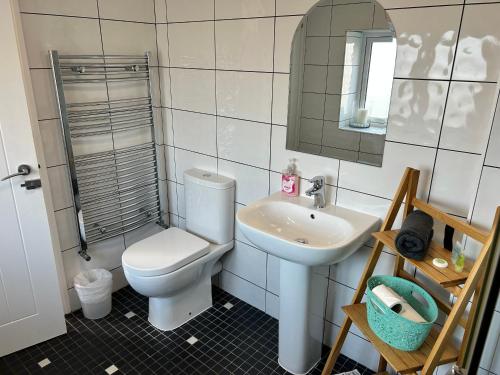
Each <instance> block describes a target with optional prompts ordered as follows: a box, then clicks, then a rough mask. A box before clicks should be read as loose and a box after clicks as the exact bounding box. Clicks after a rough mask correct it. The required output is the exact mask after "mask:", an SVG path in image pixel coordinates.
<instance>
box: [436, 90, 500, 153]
mask: <svg viewBox="0 0 500 375" xmlns="http://www.w3.org/2000/svg"><path fill="white" fill-rule="evenodd" d="M496 96H497V88H496V84H493V83H479V82H452V83H451V86H450V93H449V95H448V101H447V105H446V114H445V116H444V122H443V130H442V133H441V141H440V142H439V147H442V148H447V149H451V150H459V151H467V152H475V153H478V154H480V153H481V152H483V150H484V149H485V147H486V142H487V139H488V135H489V133H490V128H491V119H492V118H493V110H494V103H495V101H496Z"/></svg>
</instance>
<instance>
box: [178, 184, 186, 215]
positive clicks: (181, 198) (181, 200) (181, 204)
mask: <svg viewBox="0 0 500 375" xmlns="http://www.w3.org/2000/svg"><path fill="white" fill-rule="evenodd" d="M177 214H178V215H179V218H184V219H185V218H186V195H185V189H184V185H181V184H177Z"/></svg>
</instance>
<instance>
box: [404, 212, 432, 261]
mask: <svg viewBox="0 0 500 375" xmlns="http://www.w3.org/2000/svg"><path fill="white" fill-rule="evenodd" d="M433 225H434V220H433V219H432V216H429V215H427V214H426V213H425V212H422V211H414V212H412V213H411V214H409V215H408V216H407V217H406V219H405V221H404V222H403V225H402V226H401V230H400V231H399V233H398V235H397V236H396V248H397V249H398V251H399V252H400V254H401V255H403V256H404V257H406V258H411V259H415V260H422V259H424V258H425V254H427V249H428V248H429V245H430V243H431V240H432V236H433V234H434V231H433V229H432V226H433Z"/></svg>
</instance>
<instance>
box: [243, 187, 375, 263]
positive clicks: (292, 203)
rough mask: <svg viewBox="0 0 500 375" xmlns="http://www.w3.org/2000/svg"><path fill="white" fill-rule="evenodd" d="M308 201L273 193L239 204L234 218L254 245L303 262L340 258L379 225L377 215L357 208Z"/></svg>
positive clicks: (276, 254)
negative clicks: (246, 203)
mask: <svg viewBox="0 0 500 375" xmlns="http://www.w3.org/2000/svg"><path fill="white" fill-rule="evenodd" d="M312 205H313V201H312V199H309V198H305V197H288V196H286V195H284V194H282V193H276V194H273V195H271V196H270V197H268V198H264V199H261V200H259V201H257V202H255V203H252V204H250V205H248V206H246V207H243V208H241V209H240V210H239V211H238V215H237V221H238V224H239V225H240V229H241V231H242V232H243V234H244V235H245V236H246V237H247V238H248V239H249V240H250V241H251V242H252V243H253V244H254V245H256V246H257V247H259V248H261V249H263V250H265V251H267V252H268V253H270V254H272V255H274V256H277V257H279V258H281V259H286V260H288V261H290V262H295V263H300V264H303V265H307V266H320V265H325V264H333V263H338V262H341V261H342V260H344V259H345V258H347V257H348V256H349V255H351V254H352V253H353V252H355V251H356V250H357V249H358V248H359V247H360V246H361V245H362V244H363V242H366V241H367V240H368V239H369V237H370V234H371V233H372V232H374V231H375V230H377V228H378V227H379V225H380V219H379V218H377V217H374V216H371V215H367V214H364V213H361V212H357V211H353V210H349V209H347V208H343V207H338V206H327V207H325V208H322V209H314V208H313V207H312Z"/></svg>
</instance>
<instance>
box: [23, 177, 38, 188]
mask: <svg viewBox="0 0 500 375" xmlns="http://www.w3.org/2000/svg"><path fill="white" fill-rule="evenodd" d="M21 187H23V188H26V190H33V189H38V188H39V187H42V181H41V180H40V179H39V178H37V179H36V180H26V181H24V184H21Z"/></svg>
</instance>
